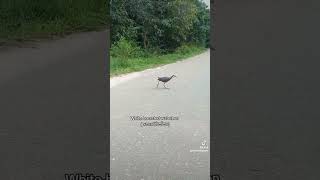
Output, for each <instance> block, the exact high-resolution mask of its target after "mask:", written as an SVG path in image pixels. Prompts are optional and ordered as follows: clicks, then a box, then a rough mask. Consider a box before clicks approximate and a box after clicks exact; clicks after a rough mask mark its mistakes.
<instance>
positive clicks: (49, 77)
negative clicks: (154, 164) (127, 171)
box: [0, 32, 109, 180]
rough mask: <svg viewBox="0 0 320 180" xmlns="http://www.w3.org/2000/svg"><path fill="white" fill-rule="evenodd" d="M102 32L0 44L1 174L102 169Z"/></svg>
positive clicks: (39, 178)
mask: <svg viewBox="0 0 320 180" xmlns="http://www.w3.org/2000/svg"><path fill="white" fill-rule="evenodd" d="M107 37H108V36H107V33H106V32H91V33H81V34H76V35H72V36H68V37H66V38H63V39H59V40H56V41H48V42H41V43H31V44H30V43H28V44H27V45H26V44H24V45H23V46H21V47H2V48H1V49H0V147H1V148H0V174H1V178H0V179H13V180H16V179H32V180H62V179H64V173H76V172H78V173H87V172H89V173H95V174H96V175H103V174H104V173H105V172H106V171H108V159H109V158H108V156H109V154H108V149H109V148H107V147H108V146H107V144H108V139H109V138H108V136H107V134H108V133H107V129H108V127H107V125H108V123H107V120H108V119H107V116H106V106H107V104H106V103H108V101H109V100H108V99H107V97H108V96H107V93H106V91H105V89H106V87H105V86H106V83H105V80H104V68H103V66H104V63H105V62H104V60H105V59H106V58H107V54H106V52H107Z"/></svg>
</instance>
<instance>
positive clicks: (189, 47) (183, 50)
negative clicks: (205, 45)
mask: <svg viewBox="0 0 320 180" xmlns="http://www.w3.org/2000/svg"><path fill="white" fill-rule="evenodd" d="M198 49H199V46H197V45H194V44H183V45H182V46H180V47H178V48H177V49H176V51H175V52H176V53H178V54H190V53H193V52H195V51H197V50H198Z"/></svg>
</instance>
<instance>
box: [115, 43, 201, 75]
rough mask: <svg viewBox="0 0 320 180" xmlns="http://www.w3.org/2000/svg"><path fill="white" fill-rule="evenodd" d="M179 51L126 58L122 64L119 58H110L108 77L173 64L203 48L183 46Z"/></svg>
mask: <svg viewBox="0 0 320 180" xmlns="http://www.w3.org/2000/svg"><path fill="white" fill-rule="evenodd" d="M179 49H180V50H177V51H175V52H173V53H169V54H149V55H148V56H146V57H134V58H127V59H126V61H125V63H123V61H124V60H123V59H122V58H121V57H112V56H111V61H110V73H111V74H110V75H111V76H115V75H119V74H123V73H130V72H134V71H141V70H144V69H147V68H153V67H157V66H161V65H163V64H168V63H173V62H176V61H178V60H181V59H184V58H188V57H191V56H194V55H196V54H200V53H202V52H203V51H204V50H205V48H203V47H199V46H194V45H184V46H183V47H181V48H179Z"/></svg>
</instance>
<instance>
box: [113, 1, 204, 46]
mask: <svg viewBox="0 0 320 180" xmlns="http://www.w3.org/2000/svg"><path fill="white" fill-rule="evenodd" d="M111 20H112V28H111V32H112V43H113V44H114V43H116V42H117V41H119V39H120V38H121V37H125V38H127V39H130V40H132V41H135V42H136V43H137V45H139V46H140V47H142V48H143V49H145V50H146V51H148V52H150V49H153V50H157V52H173V51H174V50H175V49H176V48H178V47H179V46H181V45H183V44H185V43H196V44H199V45H202V46H205V45H206V43H207V42H208V38H209V9H207V7H206V5H205V4H204V2H202V1H200V0H113V1H112V2H111Z"/></svg>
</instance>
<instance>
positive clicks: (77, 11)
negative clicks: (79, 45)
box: [0, 0, 109, 41]
mask: <svg viewBox="0 0 320 180" xmlns="http://www.w3.org/2000/svg"><path fill="white" fill-rule="evenodd" d="M108 9H109V8H108V1H106V0H95V1H92V0H51V1H43V0H3V1H1V2H0V41H1V40H2V41H6V40H29V39H34V38H36V39H37V38H48V37H52V36H64V35H67V34H70V33H73V32H82V31H91V30H99V29H103V28H105V27H106V26H107V24H108V22H109V16H108V14H109V12H108V11H109V10H108Z"/></svg>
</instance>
